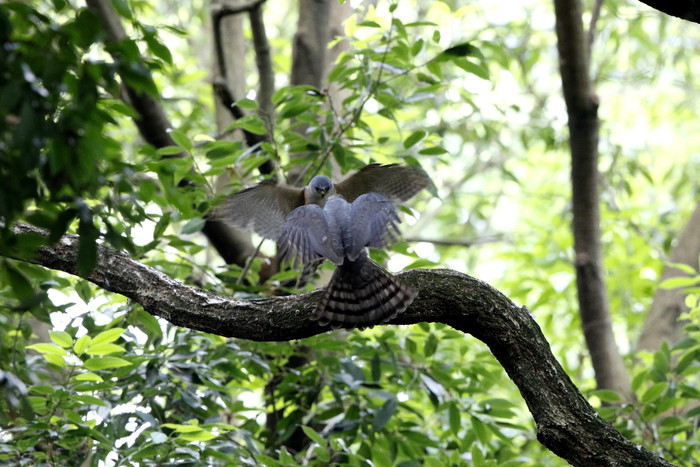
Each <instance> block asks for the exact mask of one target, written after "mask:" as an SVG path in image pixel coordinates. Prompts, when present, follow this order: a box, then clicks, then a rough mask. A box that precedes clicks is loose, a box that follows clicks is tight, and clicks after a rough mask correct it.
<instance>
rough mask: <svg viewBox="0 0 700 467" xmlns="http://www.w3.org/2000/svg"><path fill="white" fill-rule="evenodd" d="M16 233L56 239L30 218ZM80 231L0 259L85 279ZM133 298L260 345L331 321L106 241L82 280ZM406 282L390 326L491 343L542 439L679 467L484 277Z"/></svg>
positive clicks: (307, 298) (594, 453) (579, 457)
mask: <svg viewBox="0 0 700 467" xmlns="http://www.w3.org/2000/svg"><path fill="white" fill-rule="evenodd" d="M11 229H12V231H13V233H15V234H16V235H33V236H37V235H39V236H47V235H48V232H46V231H43V230H41V229H38V228H36V227H32V226H29V225H26V224H21V223H17V224H15V225H13V226H12V228H11ZM77 251H78V237H77V236H75V235H65V236H63V237H61V239H60V240H59V241H58V242H57V243H56V244H54V245H51V246H44V247H41V248H39V249H38V251H37V252H36V255H35V256H34V257H32V258H17V257H16V256H17V254H16V253H14V254H13V252H12V251H0V255H3V256H7V257H10V258H15V259H19V260H22V261H27V262H31V263H34V264H39V265H41V266H44V267H47V268H51V269H56V270H60V271H64V272H67V273H69V274H73V275H76V276H80V274H79V273H78V268H77V265H76V258H77ZM80 277H83V278H84V279H87V280H89V281H90V282H92V283H94V284H96V285H97V286H98V287H101V288H103V289H105V290H107V291H111V292H114V293H119V294H121V295H124V296H126V297H128V298H130V299H132V300H133V301H134V302H136V303H138V304H140V305H141V306H142V307H143V308H144V310H146V311H147V312H149V313H151V314H153V315H155V316H160V317H162V318H165V319H167V320H168V321H170V322H171V323H173V324H175V325H177V326H183V327H187V328H190V329H195V330H199V331H204V332H209V333H213V334H218V335H221V336H226V337H236V338H240V339H249V340H255V341H289V340H292V339H302V338H305V337H309V336H313V335H315V334H319V333H322V332H327V331H328V328H327V327H322V326H319V325H318V323H317V322H315V321H312V320H310V319H309V318H310V316H311V313H312V311H313V309H314V308H315V306H316V304H317V303H318V300H319V299H320V296H321V291H319V290H316V291H313V292H309V293H305V294H301V295H293V296H287V297H275V298H267V299H254V300H241V299H236V298H231V297H226V296H221V295H217V294H214V293H211V292H208V291H205V290H202V289H199V288H196V287H192V286H189V285H184V284H182V283H179V282H177V281H176V280H174V279H172V278H171V277H169V276H167V275H166V274H163V273H162V272H160V271H158V270H156V269H153V268H151V267H149V266H146V265H144V264H143V263H140V262H138V261H136V260H133V259H131V258H130V257H128V256H127V255H125V254H123V253H121V252H118V251H116V250H112V249H110V248H107V247H104V246H98V260H97V266H96V268H95V269H94V270H93V271H92V272H91V273H90V274H89V275H84V276H80ZM401 279H402V280H403V281H405V282H406V283H407V284H408V285H410V286H412V287H415V288H416V289H418V290H419V295H418V297H417V298H416V300H415V301H414V302H413V303H412V304H411V306H410V307H409V308H408V309H407V310H406V311H405V312H404V313H402V314H401V315H399V316H397V317H396V318H395V319H393V320H392V321H391V323H390V324H391V325H398V324H414V323H419V322H440V323H445V324H447V325H449V326H452V327H453V328H455V329H457V330H460V331H462V332H465V333H470V334H472V335H473V336H474V337H476V338H477V339H479V340H481V341H482V342H484V343H485V344H486V345H488V346H489V348H490V349H491V351H492V352H493V354H494V356H495V357H496V358H497V359H498V361H499V362H500V363H501V365H503V368H504V369H505V370H506V372H507V373H508V375H509V376H510V378H511V379H512V380H513V381H514V382H515V384H516V385H517V386H518V389H519V390H520V393H521V394H522V396H523V398H524V399H525V402H526V403H527V406H528V408H529V410H530V412H531V413H532V415H533V417H534V419H535V422H536V424H537V439H538V440H539V441H540V442H541V443H542V444H543V445H544V446H546V447H547V448H549V449H550V450H551V451H552V452H554V453H555V454H557V455H559V456H561V457H562V458H564V459H566V460H567V461H568V462H570V463H571V464H573V465H577V466H592V467H600V466H635V467H636V466H640V465H644V466H670V465H672V464H670V463H669V462H667V461H665V460H663V459H661V458H659V457H657V456H656V455H654V454H653V453H651V452H650V451H648V450H646V449H645V448H643V447H642V446H640V445H637V444H635V443H633V442H631V441H629V440H627V439H625V438H624V437H623V436H622V434H620V433H619V432H618V431H616V430H615V429H614V428H613V427H612V426H611V425H610V424H609V423H607V422H606V421H605V420H603V419H602V418H600V417H599V416H598V414H597V413H596V412H595V410H594V409H593V408H592V407H591V406H590V405H589V404H588V402H587V401H586V400H585V399H584V398H583V396H582V395H581V394H580V393H579V391H578V389H577V388H576V386H574V384H573V383H572V382H571V379H569V377H568V375H567V374H566V373H565V372H564V370H563V369H562V367H561V365H560V364H559V362H558V361H557V360H556V358H555V357H554V355H553V354H552V352H551V349H550V347H549V344H548V343H547V341H546V340H545V338H544V336H543V335H542V331H541V330H540V327H539V326H538V325H537V323H536V322H535V320H534V319H533V317H532V315H531V314H530V312H529V311H528V310H527V309H526V308H524V307H523V308H520V307H518V306H516V305H515V304H514V303H513V302H512V301H511V300H509V299H508V298H507V297H506V296H504V295H503V294H501V293H500V292H498V291H497V290H495V289H493V288H491V287H490V286H489V285H487V284H486V283H484V282H481V281H479V280H478V279H474V278H472V277H470V276H467V275H465V274H461V273H458V272H455V271H450V270H444V269H443V270H418V269H416V270H412V271H409V272H405V273H402V274H401Z"/></svg>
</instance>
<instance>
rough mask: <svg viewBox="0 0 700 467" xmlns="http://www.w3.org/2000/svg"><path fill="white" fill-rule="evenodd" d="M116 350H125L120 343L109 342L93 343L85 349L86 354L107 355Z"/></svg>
mask: <svg viewBox="0 0 700 467" xmlns="http://www.w3.org/2000/svg"><path fill="white" fill-rule="evenodd" d="M116 352H126V349H125V348H124V347H122V346H121V345H117V344H111V343H101V344H93V345H91V346H90V347H88V349H87V354H88V355H109V354H111V353H116Z"/></svg>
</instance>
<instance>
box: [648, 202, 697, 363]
mask: <svg viewBox="0 0 700 467" xmlns="http://www.w3.org/2000/svg"><path fill="white" fill-rule="evenodd" d="M698 232H700V203H698V204H697V205H696V206H695V211H693V214H692V215H691V216H690V219H689V220H688V223H687V224H686V225H685V227H683V230H682V231H681V233H680V234H679V235H678V239H677V242H676V245H675V246H674V247H673V250H671V254H670V255H669V257H668V261H669V262H671V263H682V264H687V265H688V266H690V267H692V268H694V269H696V270H697V268H698V255H700V235H698ZM683 275H687V274H685V273H684V272H682V271H681V270H679V269H677V268H675V267H672V266H669V265H666V266H664V269H663V271H661V281H664V280H666V279H670V278H671V277H676V276H683ZM687 309H688V307H687V306H686V305H685V293H684V291H683V290H682V289H671V290H667V289H662V288H657V289H656V292H655V293H654V300H653V301H652V303H651V307H650V308H649V314H648V315H647V317H646V319H645V320H644V326H643V328H642V334H641V336H640V337H639V344H638V345H639V348H640V349H643V350H649V351H651V352H654V351H656V350H658V349H659V347H661V343H662V342H664V341H666V342H668V343H669V344H672V343H676V342H678V341H679V340H680V339H681V336H682V332H681V331H682V327H683V324H684V323H683V321H679V320H678V317H679V316H680V314H681V313H683V312H684V311H686V310H687Z"/></svg>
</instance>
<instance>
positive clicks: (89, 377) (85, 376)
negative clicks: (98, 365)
mask: <svg viewBox="0 0 700 467" xmlns="http://www.w3.org/2000/svg"><path fill="white" fill-rule="evenodd" d="M73 378H74V379H75V380H76V381H94V382H96V383H102V382H103V381H104V379H102V377H101V376H100V375H98V374H95V373H92V372H90V371H88V372H86V373H80V374H77V375H75V376H73Z"/></svg>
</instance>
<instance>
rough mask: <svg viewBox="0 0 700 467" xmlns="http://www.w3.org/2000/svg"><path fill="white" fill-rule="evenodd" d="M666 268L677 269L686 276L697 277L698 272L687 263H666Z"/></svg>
mask: <svg viewBox="0 0 700 467" xmlns="http://www.w3.org/2000/svg"><path fill="white" fill-rule="evenodd" d="M666 266H668V267H670V268H675V269H680V270H681V271H683V272H685V273H686V274H689V275H691V276H696V275H697V274H698V272H697V271H696V270H695V268H694V267H692V266H690V265H688V264H685V263H672V262H668V263H666Z"/></svg>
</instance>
